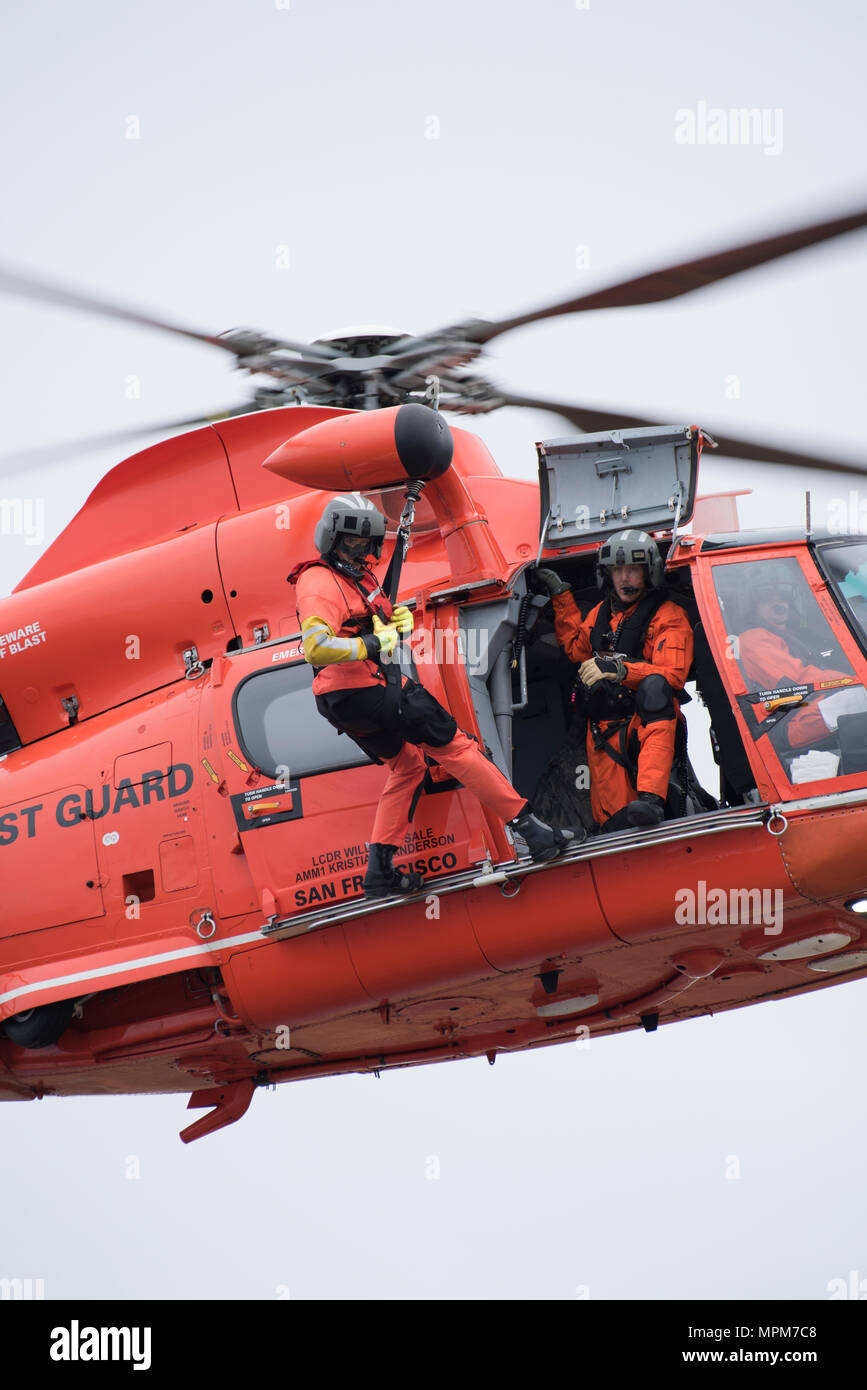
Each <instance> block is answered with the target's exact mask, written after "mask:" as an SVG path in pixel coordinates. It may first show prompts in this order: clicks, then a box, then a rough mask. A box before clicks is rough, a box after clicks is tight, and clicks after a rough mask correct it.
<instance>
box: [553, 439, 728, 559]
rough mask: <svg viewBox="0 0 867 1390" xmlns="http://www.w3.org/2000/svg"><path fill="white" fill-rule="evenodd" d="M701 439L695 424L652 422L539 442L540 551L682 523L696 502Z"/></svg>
mask: <svg viewBox="0 0 867 1390" xmlns="http://www.w3.org/2000/svg"><path fill="white" fill-rule="evenodd" d="M700 439H701V431H700V430H699V429H698V427H697V426H695V425H656V426H652V427H651V426H648V427H642V428H640V429H633V430H606V431H605V432H604V433H603V434H582V435H579V436H577V437H575V438H573V437H571V436H570V437H566V438H563V439H547V440H543V441H542V442H541V443H538V444H537V445H536V450H537V453H538V455H539V491H540V496H541V502H542V517H541V536H540V540H541V544H540V553H541V551H543V550H549V551H550V550H558V549H560V548H565V547H572V546H576V545H582V544H585V543H586V542H588V541H599V540H602V539H603V538H604V537H605V536H607V535H611V534H612V533H613V532H615V531H623V530H626V529H630V530H638V531H649V532H652V531H668V530H672V529H676V528H677V527H679V526H683V525H685V524H686V522H688V521H689V520H690V518H691V517H692V513H693V508H694V506H695V487H696V476H697V473H698V458H699V452H700Z"/></svg>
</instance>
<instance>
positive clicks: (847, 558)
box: [818, 541, 867, 647]
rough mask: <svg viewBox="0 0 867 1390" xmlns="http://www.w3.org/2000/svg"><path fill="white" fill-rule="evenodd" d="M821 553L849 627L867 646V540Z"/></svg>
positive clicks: (820, 547)
mask: <svg viewBox="0 0 867 1390" xmlns="http://www.w3.org/2000/svg"><path fill="white" fill-rule="evenodd" d="M818 550H819V556H820V559H821V562H822V564H823V566H824V568H825V572H826V574H827V575H828V578H829V580H830V582H831V585H832V587H833V589H834V592H835V593H836V595H837V597H838V599H839V600H840V606H841V607H842V609H843V612H844V613H845V614H846V616H847V617H848V619H849V626H850V627H851V628H852V630H853V631H854V633H855V636H856V637H857V638H858V640H859V641H860V643H861V645H862V646H864V647H867V541H856V542H855V543H854V544H853V545H827V546H819V547H818Z"/></svg>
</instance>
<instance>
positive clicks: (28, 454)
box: [0, 401, 255, 473]
mask: <svg viewBox="0 0 867 1390" xmlns="http://www.w3.org/2000/svg"><path fill="white" fill-rule="evenodd" d="M254 408H255V407H254V406H253V405H252V403H251V402H250V401H244V403H243V405H237V406H232V407H231V408H230V409H229V410H224V411H220V412H219V413H217V414H214V415H206V416H196V417H195V418H194V419H192V420H164V421H162V422H160V421H156V422H155V423H154V424H152V425H137V426H136V427H135V428H134V429H131V430H117V431H115V432H114V433H112V434H95V435H91V436H90V438H88V439H76V440H74V441H72V442H71V443H68V444H46V445H45V447H44V448H36V449H23V450H21V451H19V452H15V453H9V454H0V473H10V472H13V471H14V470H15V469H17V468H23V467H25V466H27V465H29V464H36V463H53V462H55V461H56V460H57V459H62V458H76V457H77V456H79V455H80V454H86V453H89V452H90V451H91V450H94V451H95V450H97V449H107V448H109V447H110V446H111V445H112V444H124V443H125V442H126V441H127V440H130V439H139V438H141V436H142V435H147V434H163V433H165V432H166V431H167V430H183V429H189V428H190V426H192V425H211V424H214V423H215V422H216V421H217V420H227V419H229V418H230V417H231V416H233V415H244V414H247V413H248V412H249V411H250V410H251V409H254Z"/></svg>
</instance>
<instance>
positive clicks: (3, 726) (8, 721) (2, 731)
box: [0, 695, 21, 758]
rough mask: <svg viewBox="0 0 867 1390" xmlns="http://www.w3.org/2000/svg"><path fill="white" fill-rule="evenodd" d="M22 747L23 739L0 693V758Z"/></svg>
mask: <svg viewBox="0 0 867 1390" xmlns="http://www.w3.org/2000/svg"><path fill="white" fill-rule="evenodd" d="M20 747H21V740H20V738H19V737H18V731H17V729H16V728H15V725H14V724H13V723H12V716H11V715H10V713H9V711H8V709H7V708H6V706H5V704H4V703H3V697H2V695H0V758H5V756H6V754H7V753H12V752H14V750H15V749H16V748H20Z"/></svg>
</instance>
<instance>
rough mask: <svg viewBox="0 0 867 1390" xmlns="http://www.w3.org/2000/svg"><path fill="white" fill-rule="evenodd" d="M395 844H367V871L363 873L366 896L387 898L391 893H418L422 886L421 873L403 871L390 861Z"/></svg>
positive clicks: (395, 847)
mask: <svg viewBox="0 0 867 1390" xmlns="http://www.w3.org/2000/svg"><path fill="white" fill-rule="evenodd" d="M396 849H397V845H369V846H368V850H369V853H368V856H367V873H366V874H365V875H364V896H365V897H366V898H388V897H390V896H391V894H392V893H420V892H421V890H422V888H423V887H424V879H423V878H422V876H421V874H416V873H404V871H403V870H402V869H396V868H395V867H394V865H393V863H392V860H393V859H394V852H395V850H396Z"/></svg>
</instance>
